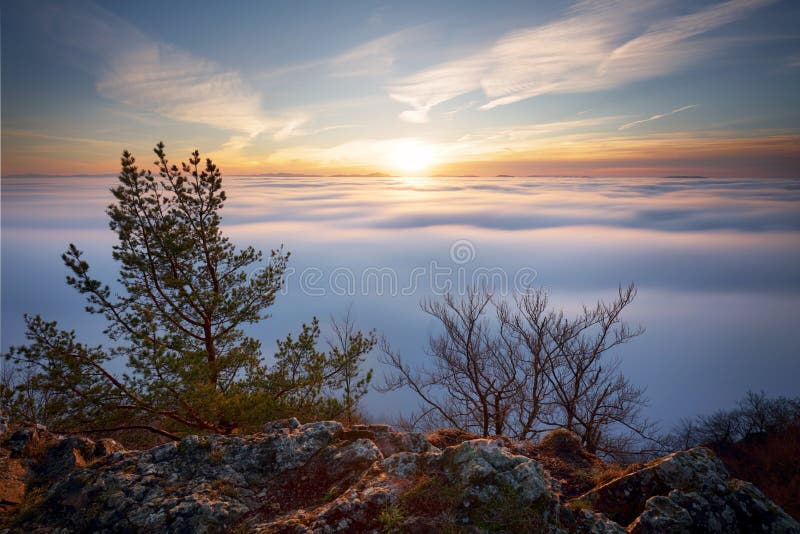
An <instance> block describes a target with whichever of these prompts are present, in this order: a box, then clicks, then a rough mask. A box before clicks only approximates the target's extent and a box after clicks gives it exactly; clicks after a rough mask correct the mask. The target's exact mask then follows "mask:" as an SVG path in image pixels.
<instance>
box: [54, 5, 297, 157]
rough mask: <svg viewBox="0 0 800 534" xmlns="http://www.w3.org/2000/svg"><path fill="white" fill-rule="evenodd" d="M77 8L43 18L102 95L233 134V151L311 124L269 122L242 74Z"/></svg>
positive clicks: (99, 11)
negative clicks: (263, 137)
mask: <svg viewBox="0 0 800 534" xmlns="http://www.w3.org/2000/svg"><path fill="white" fill-rule="evenodd" d="M79 5H80V9H76V8H74V6H57V5H50V6H48V9H47V10H44V12H43V14H42V17H43V21H44V23H45V24H46V25H47V26H48V30H49V34H50V35H51V37H53V38H54V39H56V40H58V41H59V42H61V43H62V44H63V45H64V48H65V51H66V52H70V51H72V52H75V53H77V54H78V55H80V56H82V57H81V59H80V60H79V61H81V62H83V63H84V66H85V67H86V68H87V69H89V70H90V71H91V72H92V73H93V74H94V75H95V77H96V84H95V85H96V89H97V92H98V93H99V95H100V96H102V97H105V98H108V99H110V100H113V101H115V102H118V103H122V104H124V105H126V106H128V107H130V108H132V109H134V110H141V111H144V112H149V113H156V114H158V115H160V116H163V117H166V118H169V119H173V120H178V121H185V122H190V123H196V124H203V125H207V126H211V127H213V128H217V129H220V130H223V131H230V132H235V134H234V135H233V136H232V137H231V139H230V140H229V141H228V143H226V145H225V146H226V147H228V148H242V147H244V146H247V145H248V144H250V143H251V142H252V140H253V139H254V138H255V137H256V136H258V135H259V134H261V133H263V132H270V131H271V132H273V133H274V134H275V135H278V133H279V132H281V131H283V130H285V129H286V128H290V129H291V128H294V127H296V126H294V125H296V124H297V123H298V121H299V122H301V123H302V122H305V121H307V120H308V118H307V117H297V116H268V115H267V114H266V113H265V112H264V110H263V109H262V104H261V94H260V92H259V91H257V90H256V89H255V88H254V87H252V86H251V85H249V84H248V83H247V82H246V81H245V80H244V79H243V77H242V75H241V74H240V73H239V72H238V71H236V70H232V69H228V68H225V67H223V66H221V65H219V64H218V63H216V62H213V61H210V60H207V59H205V58H202V57H198V56H196V55H194V54H192V53H189V52H187V51H184V50H181V49H180V48H177V47H175V46H172V45H170V44H169V43H165V42H160V41H158V40H155V39H152V38H151V37H150V36H148V35H146V34H145V33H143V32H142V31H140V30H139V29H138V28H136V27H135V26H133V25H132V24H130V23H129V22H127V21H125V20H123V19H121V18H119V17H117V16H115V15H114V14H112V13H110V12H108V11H107V10H105V9H103V8H102V7H99V6H97V5H95V4H91V3H83V4H79ZM87 58H88V60H87Z"/></svg>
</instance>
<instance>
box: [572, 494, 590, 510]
mask: <svg viewBox="0 0 800 534" xmlns="http://www.w3.org/2000/svg"><path fill="white" fill-rule="evenodd" d="M567 508H569V509H570V510H572V511H573V512H577V511H579V510H591V509H592V503H591V502H590V501H589V499H587V498H585V497H578V498H577V499H573V500H571V501H569V502H568V503H567Z"/></svg>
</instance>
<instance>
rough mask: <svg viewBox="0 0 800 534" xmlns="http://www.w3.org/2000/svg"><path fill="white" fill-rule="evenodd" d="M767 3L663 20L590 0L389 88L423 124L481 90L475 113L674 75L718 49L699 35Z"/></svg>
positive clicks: (633, 6)
mask: <svg viewBox="0 0 800 534" xmlns="http://www.w3.org/2000/svg"><path fill="white" fill-rule="evenodd" d="M772 2H774V0H729V1H727V2H724V3H720V4H715V5H712V6H709V7H705V8H703V9H700V10H697V11H695V12H693V13H690V14H686V15H680V16H673V17H668V18H662V19H661V20H658V14H659V12H660V10H659V9H657V8H658V7H659V4H660V3H658V2H653V1H631V0H597V1H584V2H580V3H578V4H576V5H575V6H574V7H573V8H572V9H571V10H570V11H569V13H568V15H567V17H566V18H564V19H562V20H558V21H555V22H552V23H549V24H545V25H541V26H535V27H532V28H527V29H524V30H519V31H515V32H512V33H509V34H507V35H505V36H503V37H502V38H500V39H499V40H498V41H496V42H495V43H494V44H493V45H492V46H491V47H490V48H489V49H488V50H485V51H483V52H479V53H477V54H473V55H471V56H468V57H465V58H461V59H457V60H454V61H450V62H447V63H443V64H440V65H437V66H434V67H432V68H429V69H427V70H423V71H422V72H419V73H417V74H415V75H412V76H410V77H408V78H405V79H404V80H401V81H400V82H398V83H396V84H394V85H392V86H391V87H389V95H390V97H391V98H393V99H394V100H397V101H398V102H402V103H404V104H406V105H408V106H409V107H410V108H411V109H408V110H405V111H403V112H401V114H400V118H401V119H403V120H405V121H408V122H427V121H428V114H429V112H430V110H431V109H432V108H434V107H435V106H438V105H439V104H441V103H443V102H446V101H448V100H451V99H453V98H456V97H458V96H460V95H463V94H467V93H471V92H473V91H477V90H481V91H482V92H483V93H484V94H485V95H486V97H488V101H487V102H485V103H484V104H483V105H482V106H481V109H491V108H495V107H498V106H503V105H507V104H512V103H514V102H519V101H521V100H526V99H529V98H533V97H536V96H540V95H543V94H547V93H578V92H591V91H599V90H606V89H611V88H614V87H619V86H622V85H624V84H627V83H631V82H634V81H638V80H644V79H649V78H654V77H657V76H661V75H665V74H668V73H671V72H674V71H676V70H677V69H679V68H681V67H683V66H686V65H689V64H691V63H693V62H696V61H698V60H699V59H702V58H703V57H707V56H709V55H711V54H714V53H716V52H717V51H718V49H719V48H720V47H719V46H718V44H717V43H716V42H715V41H713V40H711V39H709V38H705V40H702V39H704V38H702V37H700V36H702V35H703V34H705V33H707V32H710V31H712V30H715V29H717V28H720V27H722V26H724V25H726V24H730V23H732V22H734V21H736V20H739V19H742V18H744V17H746V16H747V15H748V14H750V13H751V12H752V11H754V10H755V9H758V8H760V7H763V6H765V5H767V4H770V3H772Z"/></svg>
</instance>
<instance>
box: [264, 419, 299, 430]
mask: <svg viewBox="0 0 800 534" xmlns="http://www.w3.org/2000/svg"><path fill="white" fill-rule="evenodd" d="M298 428H300V421H298V420H297V419H296V418H294V417H290V418H289V419H280V420H278V421H272V422H269V423H267V424H265V425H264V427H263V430H264V432H266V433H267V434H274V433H278V432H281V431H288V432H291V431H292V430H296V429H298Z"/></svg>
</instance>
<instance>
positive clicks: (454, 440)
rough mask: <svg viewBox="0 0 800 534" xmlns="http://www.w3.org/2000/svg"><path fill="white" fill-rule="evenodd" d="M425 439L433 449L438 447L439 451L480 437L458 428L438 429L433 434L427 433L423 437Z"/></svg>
mask: <svg viewBox="0 0 800 534" xmlns="http://www.w3.org/2000/svg"><path fill="white" fill-rule="evenodd" d="M425 437H426V438H427V440H428V441H430V442H431V444H432V445H433V446H434V447H438V448H440V449H444V448H445V447H452V446H453V445H458V444H459V443H463V442H465V441H469V440H472V439H478V438H480V436H478V435H477V434H473V433H472V432H466V431H464V430H460V429H458V428H439V429H437V430H434V431H433V432H429V433H428V434H426V435H425Z"/></svg>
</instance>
